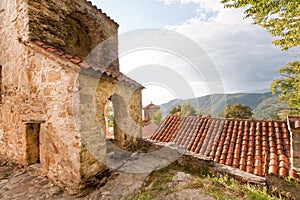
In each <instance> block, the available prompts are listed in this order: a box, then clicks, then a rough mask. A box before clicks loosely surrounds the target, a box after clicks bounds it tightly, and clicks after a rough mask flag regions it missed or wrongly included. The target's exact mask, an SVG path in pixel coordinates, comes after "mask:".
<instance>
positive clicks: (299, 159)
mask: <svg viewBox="0 0 300 200" xmlns="http://www.w3.org/2000/svg"><path fill="white" fill-rule="evenodd" d="M291 137H292V152H293V154H292V156H293V159H292V160H293V163H292V164H293V166H292V167H293V168H294V169H295V170H297V171H299V172H300V130H295V131H294V132H293V133H292V134H291Z"/></svg>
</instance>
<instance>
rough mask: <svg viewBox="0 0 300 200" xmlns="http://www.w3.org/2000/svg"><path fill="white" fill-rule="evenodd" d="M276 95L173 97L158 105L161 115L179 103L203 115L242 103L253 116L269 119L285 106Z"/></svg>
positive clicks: (244, 94)
mask: <svg viewBox="0 0 300 200" xmlns="http://www.w3.org/2000/svg"><path fill="white" fill-rule="evenodd" d="M277 98H278V95H272V93H271V92H268V93H237V94H212V95H207V96H203V97H198V98H194V99H188V100H181V99H174V100H172V101H170V102H168V103H165V104H162V105H160V107H161V111H162V113H163V115H164V116H165V115H167V114H168V113H169V111H170V109H171V108H172V107H175V106H177V105H179V104H185V103H190V104H192V105H193V106H194V108H195V109H196V110H200V111H202V113H203V114H204V115H208V114H210V115H212V116H217V114H218V113H219V112H220V111H222V110H224V108H225V106H226V104H237V103H240V104H243V105H247V106H249V107H250V108H251V109H252V110H253V114H254V118H257V119H270V118H272V117H273V116H274V115H276V114H277V112H278V110H279V109H280V108H286V107H287V104H285V103H282V102H279V101H278V100H277Z"/></svg>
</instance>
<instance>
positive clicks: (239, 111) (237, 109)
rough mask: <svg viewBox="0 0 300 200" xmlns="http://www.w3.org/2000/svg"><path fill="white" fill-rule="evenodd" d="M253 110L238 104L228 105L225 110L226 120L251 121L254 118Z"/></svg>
mask: <svg viewBox="0 0 300 200" xmlns="http://www.w3.org/2000/svg"><path fill="white" fill-rule="evenodd" d="M252 115H253V113H252V109H251V108H250V107H249V106H246V105H242V104H240V103H238V104H234V105H233V104H228V105H226V108H225V117H226V118H241V119H249V118H252Z"/></svg>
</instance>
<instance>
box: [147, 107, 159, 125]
mask: <svg viewBox="0 0 300 200" xmlns="http://www.w3.org/2000/svg"><path fill="white" fill-rule="evenodd" d="M159 110H160V107H159V106H157V105H155V104H153V103H152V102H151V103H150V104H149V105H147V106H145V107H144V121H146V122H148V121H150V120H151V119H152V117H153V115H154V113H156V112H157V111H159Z"/></svg>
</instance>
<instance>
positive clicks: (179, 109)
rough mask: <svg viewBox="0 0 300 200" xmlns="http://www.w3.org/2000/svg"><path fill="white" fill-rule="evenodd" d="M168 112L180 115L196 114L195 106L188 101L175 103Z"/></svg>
mask: <svg viewBox="0 0 300 200" xmlns="http://www.w3.org/2000/svg"><path fill="white" fill-rule="evenodd" d="M170 114H173V115H174V114H175V115H182V116H197V113H196V110H195V108H194V107H193V106H192V105H191V104H190V103H186V104H182V105H177V106H175V107H173V108H171V110H170Z"/></svg>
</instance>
